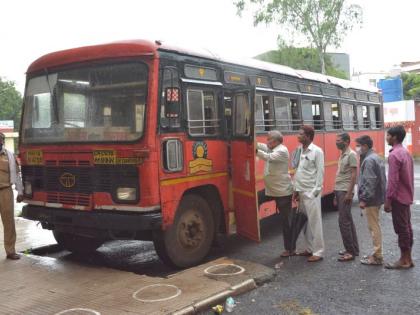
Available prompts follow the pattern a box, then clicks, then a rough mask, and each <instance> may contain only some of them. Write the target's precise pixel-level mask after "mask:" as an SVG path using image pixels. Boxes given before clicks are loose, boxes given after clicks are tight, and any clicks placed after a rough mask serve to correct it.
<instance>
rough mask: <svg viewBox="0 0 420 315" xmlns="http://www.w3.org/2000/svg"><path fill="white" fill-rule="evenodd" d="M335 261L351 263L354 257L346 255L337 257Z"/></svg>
mask: <svg viewBox="0 0 420 315" xmlns="http://www.w3.org/2000/svg"><path fill="white" fill-rule="evenodd" d="M337 260H338V261H340V262H345V261H352V260H354V256H353V255H352V254H349V253H346V254H344V255H343V256H340V257H338V258H337Z"/></svg>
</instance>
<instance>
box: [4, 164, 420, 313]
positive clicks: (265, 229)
mask: <svg viewBox="0 0 420 315" xmlns="http://www.w3.org/2000/svg"><path fill="white" fill-rule="evenodd" d="M415 186H416V196H415V199H416V201H415V204H414V205H413V207H412V223H413V230H414V238H415V245H414V248H413V256H414V259H415V263H416V264H417V266H416V267H415V268H412V269H410V270H404V271H393V270H385V269H383V268H382V267H373V266H364V265H361V264H360V262H359V260H358V259H357V260H355V261H353V262H348V263H340V262H338V261H337V254H338V251H339V250H341V249H342V242H341V236H340V233H339V228H338V223H337V213H335V212H324V213H323V226H324V238H325V242H326V256H325V258H324V260H323V261H322V262H319V263H308V262H306V260H305V258H304V257H292V258H290V259H280V258H279V254H280V252H281V251H282V242H283V240H282V236H281V231H280V229H279V227H280V221H279V219H278V217H273V218H269V219H266V220H264V221H263V222H262V238H263V242H262V243H260V244H256V243H253V242H250V241H247V240H244V239H242V238H240V237H238V236H233V237H230V238H228V239H226V240H224V242H222V245H221V247H218V248H213V249H212V252H211V254H210V256H209V257H208V258H207V260H206V262H205V264H204V265H202V266H198V267H195V268H190V269H187V270H184V271H174V270H171V269H170V268H168V267H166V266H165V265H164V264H162V263H161V262H160V260H159V259H158V257H157V255H156V253H155V251H154V248H153V244H152V243H151V242H138V241H124V242H122V241H121V242H111V243H107V244H105V245H104V246H102V247H101V248H99V249H98V250H97V251H96V252H95V253H94V254H92V255H88V256H77V255H74V254H71V253H69V252H67V251H62V250H59V249H58V248H57V247H55V246H52V247H48V246H47V247H43V245H46V244H52V243H54V241H53V237H52V235H51V232H49V231H43V230H42V229H41V227H40V226H37V225H36V224H35V223H33V222H28V221H26V220H22V219H18V221H17V222H18V236H19V237H18V243H17V248H18V250H20V251H23V250H25V249H28V248H37V247H41V249H40V250H35V251H33V254H29V255H25V256H24V257H23V258H22V260H21V261H19V262H11V261H7V260H1V261H0V275H1V281H2V284H3V285H2V289H0V314H165V313H171V312H173V311H174V310H176V309H177V310H181V309H184V310H186V311H187V313H188V310H190V311H194V310H201V309H202V308H200V307H203V305H200V301H204V300H206V297H210V296H211V297H215V296H217V294H219V293H221V292H222V293H223V292H224V293H229V292H230V293H232V294H233V291H231V289H232V287H235V285H238V284H242V283H244V282H246V281H247V279H255V282H257V284H258V285H260V286H259V287H258V288H257V289H256V290H253V291H250V292H248V293H244V294H242V295H240V296H235V300H236V302H237V305H236V307H235V309H234V314H287V315H297V314H299V315H302V314H305V315H312V314H419V313H420V301H419V293H420V267H419V264H420V261H419V259H418V257H420V247H419V246H418V245H417V241H418V239H419V235H420V164H416V175H415ZM352 211H353V217H354V220H355V224H356V227H357V232H358V236H359V242H360V247H361V255H364V254H368V253H369V252H370V250H371V246H372V245H371V239H370V235H369V232H368V229H367V225H366V218H365V217H364V216H363V217H361V216H360V209H358V207H357V204H356V203H354V206H353V210H352ZM381 223H382V231H383V237H384V241H383V245H384V256H385V260H386V261H394V260H396V259H397V258H398V255H399V249H398V246H397V237H396V235H395V234H394V232H393V227H392V221H391V216H390V215H389V214H385V213H382V217H381ZM34 235H35V236H36V237H34ZM29 240H30V242H29ZM0 241H2V233H0ZM2 255H3V256H2ZM224 257H228V258H224ZM3 258H4V254H3V251H0V259H3ZM279 262H280V268H279V269H276V270H275V275H274V277H272V272H273V269H272V268H273V267H274V266H275V265H276V264H277V263H279ZM225 264H228V265H225ZM231 264H234V265H235V264H236V265H239V267H237V266H231ZM215 265H219V266H215ZM220 265H221V266H220ZM263 266H266V267H268V268H266V269H264V267H263ZM241 267H242V268H244V269H245V270H246V273H240V274H239V276H235V277H232V276H224V275H222V276H220V275H219V276H217V275H212V274H211V273H215V274H219V273H221V274H223V273H225V272H226V273H236V272H239V271H240V270H241ZM209 268H210V269H209ZM206 271H207V273H206ZM208 271H210V274H209V273H208ZM270 279H271V281H270V282H268V283H266V281H267V280H270ZM253 285H254V286H255V283H254V284H253ZM253 285H251V286H250V287H249V288H248V287H247V288H246V289H247V290H248V289H252V288H253ZM180 291H181V294H179V292H180ZM237 292H238V293H239V292H241V291H237ZM168 298H170V299H168ZM225 298H226V295H223V296H222V297H221V298H219V299H218V300H217V299H215V300H214V303H211V304H209V305H215V304H218V303H220V301H222V300H224V299H225ZM156 299H157V300H162V299H163V300H162V301H154V302H150V301H149V300H156ZM78 308H79V309H80V310H78V311H77V310H74V311H69V310H73V309H78ZM204 309H206V308H204ZM95 312H97V313H95ZM212 313H213V312H211V311H210V310H209V309H208V307H207V311H205V310H204V311H202V313H201V314H212Z"/></svg>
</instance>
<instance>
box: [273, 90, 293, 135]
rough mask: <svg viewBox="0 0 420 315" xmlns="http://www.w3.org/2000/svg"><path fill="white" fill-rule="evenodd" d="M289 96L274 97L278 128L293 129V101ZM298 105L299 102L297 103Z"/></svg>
mask: <svg viewBox="0 0 420 315" xmlns="http://www.w3.org/2000/svg"><path fill="white" fill-rule="evenodd" d="M293 101H294V100H291V99H290V98H288V97H278V96H276V97H274V113H275V116H276V128H277V129H278V130H291V129H292V128H291V125H292V124H293V121H292V102H293ZM296 105H297V103H296Z"/></svg>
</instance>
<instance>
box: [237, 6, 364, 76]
mask: <svg viewBox="0 0 420 315" xmlns="http://www.w3.org/2000/svg"><path fill="white" fill-rule="evenodd" d="M233 1H234V3H235V5H236V7H237V9H238V15H241V13H242V12H243V11H244V9H245V8H246V6H247V5H251V6H253V7H255V6H257V9H256V10H254V25H257V24H260V23H266V24H270V23H276V24H278V25H280V26H282V29H285V30H286V31H289V33H291V35H294V33H298V34H301V35H303V36H304V37H305V38H306V40H307V41H308V43H309V44H310V45H313V47H314V48H315V49H316V51H317V52H318V58H319V61H320V64H321V73H324V74H325V73H326V63H325V53H326V50H327V47H329V46H333V47H339V46H340V44H341V43H342V41H343V39H344V37H345V36H346V34H347V33H348V32H349V31H350V30H351V29H353V27H355V26H357V25H361V23H362V9H361V7H360V6H358V5H355V4H351V5H346V3H345V2H346V1H345V0H233Z"/></svg>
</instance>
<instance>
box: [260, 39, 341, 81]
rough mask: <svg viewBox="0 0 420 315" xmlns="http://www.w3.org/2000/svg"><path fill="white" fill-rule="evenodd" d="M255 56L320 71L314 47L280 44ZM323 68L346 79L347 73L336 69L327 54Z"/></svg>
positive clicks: (335, 75)
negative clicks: (277, 47) (276, 47)
mask: <svg viewBox="0 0 420 315" xmlns="http://www.w3.org/2000/svg"><path fill="white" fill-rule="evenodd" d="M255 58H256V59H259V60H263V61H268V62H272V63H277V64H281V65H285V66H289V67H292V68H295V69H301V70H308V71H312V72H318V73H320V72H321V62H320V59H319V58H318V52H317V51H316V49H314V48H306V47H302V48H300V47H292V46H280V47H279V49H278V50H272V51H268V52H266V53H263V54H261V55H258V56H256V57H255ZM325 69H326V74H327V75H331V76H334V77H337V78H341V79H348V77H347V74H346V73H345V72H344V71H342V70H340V69H337V68H336V67H335V66H334V64H333V62H332V60H331V57H330V56H328V55H326V56H325Z"/></svg>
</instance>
